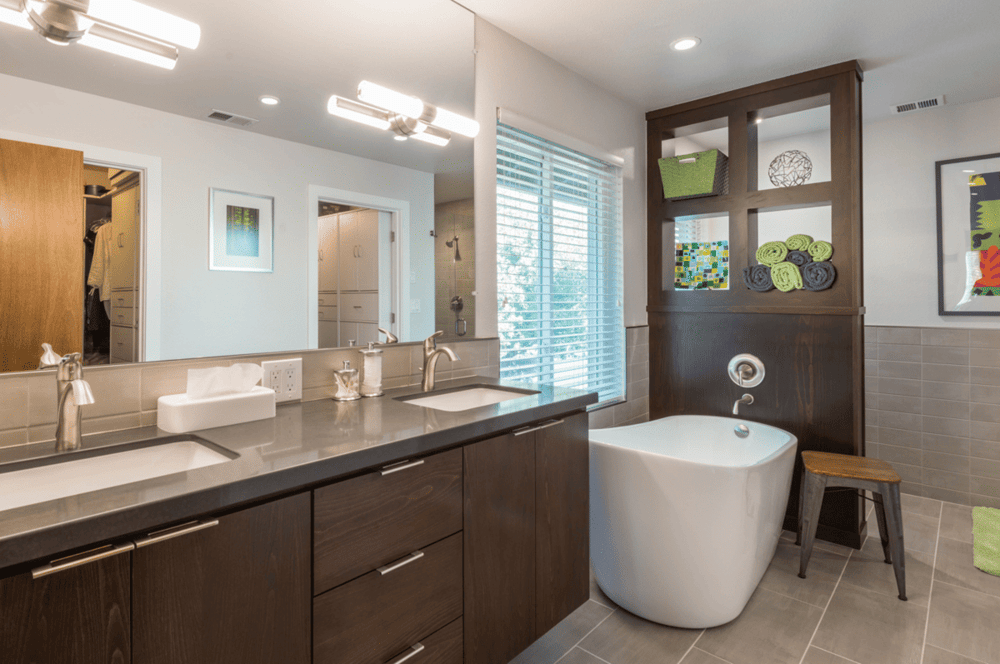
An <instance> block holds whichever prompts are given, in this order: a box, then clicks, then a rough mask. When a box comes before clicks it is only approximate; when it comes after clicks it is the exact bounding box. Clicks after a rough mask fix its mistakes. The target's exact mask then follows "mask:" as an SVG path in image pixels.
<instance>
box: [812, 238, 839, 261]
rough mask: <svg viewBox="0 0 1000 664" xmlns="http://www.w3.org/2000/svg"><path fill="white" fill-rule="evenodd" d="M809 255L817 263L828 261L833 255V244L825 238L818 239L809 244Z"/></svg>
mask: <svg viewBox="0 0 1000 664" xmlns="http://www.w3.org/2000/svg"><path fill="white" fill-rule="evenodd" d="M809 255H810V256H812V259H813V260H814V261H816V262H817V263H818V262H820V261H828V260H830V258H832V257H833V245H832V244H830V243H829V242H824V241H823V240H817V241H816V242H813V243H812V244H810V245H809Z"/></svg>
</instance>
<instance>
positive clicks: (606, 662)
mask: <svg viewBox="0 0 1000 664" xmlns="http://www.w3.org/2000/svg"><path fill="white" fill-rule="evenodd" d="M578 648H579V650H580V651H581V652H585V653H587V654H588V655H590V656H591V657H593V658H594V659H598V660H600V661H602V662H604V663H605V664H611V662H609V661H608V660H606V659H604V658H603V657H598V656H597V655H595V654H594V653H592V652H590V651H589V650H587V649H586V648H580V646H573V647H572V648H570V650H569V652H573V651H574V650H576V649H578ZM569 652H568V653H566V655H568V654H569ZM566 655H563V657H565V656H566ZM560 659H562V658H560ZM556 664H558V662H557V663H556Z"/></svg>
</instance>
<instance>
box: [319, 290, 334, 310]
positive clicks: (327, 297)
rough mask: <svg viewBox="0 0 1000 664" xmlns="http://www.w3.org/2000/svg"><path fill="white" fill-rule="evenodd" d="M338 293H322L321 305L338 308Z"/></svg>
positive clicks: (320, 296)
mask: <svg viewBox="0 0 1000 664" xmlns="http://www.w3.org/2000/svg"><path fill="white" fill-rule="evenodd" d="M337 297H338V296H337V294H336V293H320V294H319V306H321V307H333V308H335V309H336V308H337Z"/></svg>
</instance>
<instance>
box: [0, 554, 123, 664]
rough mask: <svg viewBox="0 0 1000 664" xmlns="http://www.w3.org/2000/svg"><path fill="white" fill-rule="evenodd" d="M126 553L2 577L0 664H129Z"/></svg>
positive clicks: (0, 587) (0, 583)
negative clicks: (36, 574)
mask: <svg viewBox="0 0 1000 664" xmlns="http://www.w3.org/2000/svg"><path fill="white" fill-rule="evenodd" d="M129 555H130V554H128V553H123V554H119V555H116V556H112V557H110V558H105V559H103V560H98V561H96V562H91V563H87V564H84V565H81V566H79V567H74V568H72V569H68V570H65V571H62V572H57V573H55V574H52V575H50V576H46V577H44V578H40V579H33V578H32V577H31V573H30V572H26V573H24V574H20V575H18V576H13V577H9V578H6V579H0V662H3V664H129V662H131V661H132V655H131V648H130V636H131V634H130V633H131V626H130V623H129V586H130V581H129V569H130V564H129Z"/></svg>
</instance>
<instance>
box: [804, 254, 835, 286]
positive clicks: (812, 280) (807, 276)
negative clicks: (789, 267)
mask: <svg viewBox="0 0 1000 664" xmlns="http://www.w3.org/2000/svg"><path fill="white" fill-rule="evenodd" d="M836 278H837V271H836V270H835V269H834V268H833V263H828V262H826V261H819V262H817V263H806V264H805V265H803V266H802V283H803V284H804V285H805V289H806V290H807V291H821V290H826V289H827V288H829V287H830V286H832V285H833V282H834V280H835V279H836Z"/></svg>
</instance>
